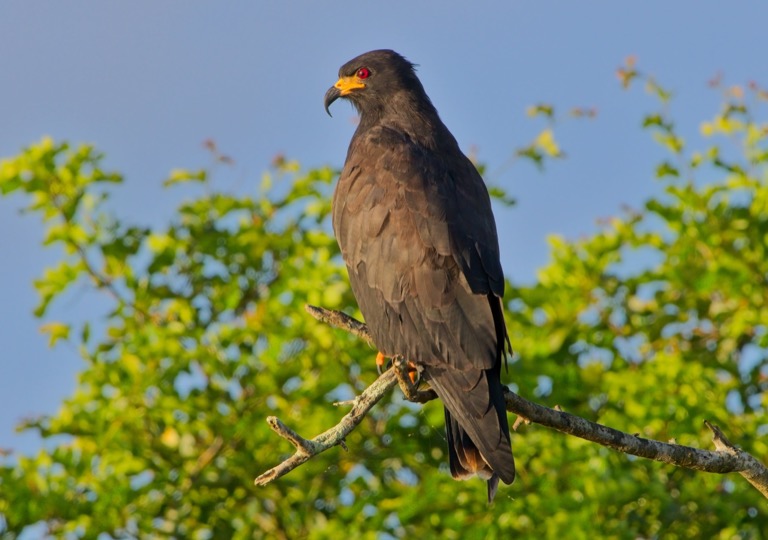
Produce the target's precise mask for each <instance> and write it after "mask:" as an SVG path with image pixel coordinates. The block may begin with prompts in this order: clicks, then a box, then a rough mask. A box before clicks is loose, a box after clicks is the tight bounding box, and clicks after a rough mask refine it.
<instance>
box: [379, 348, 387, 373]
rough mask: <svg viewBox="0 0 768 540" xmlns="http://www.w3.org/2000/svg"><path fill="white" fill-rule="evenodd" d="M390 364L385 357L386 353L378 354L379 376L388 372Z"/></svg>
mask: <svg viewBox="0 0 768 540" xmlns="http://www.w3.org/2000/svg"><path fill="white" fill-rule="evenodd" d="M388 363H389V362H388V361H387V357H386V356H384V353H382V352H381V351H379V352H377V353H376V371H378V372H379V375H381V374H382V373H384V372H385V371H387V364H388Z"/></svg>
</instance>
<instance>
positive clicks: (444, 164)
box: [324, 49, 515, 504]
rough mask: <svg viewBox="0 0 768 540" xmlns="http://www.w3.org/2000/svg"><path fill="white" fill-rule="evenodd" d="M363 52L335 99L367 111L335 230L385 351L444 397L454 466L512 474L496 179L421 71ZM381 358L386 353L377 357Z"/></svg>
mask: <svg viewBox="0 0 768 540" xmlns="http://www.w3.org/2000/svg"><path fill="white" fill-rule="evenodd" d="M415 67H416V66H415V65H414V64H412V63H411V62H409V61H408V60H407V59H406V58H405V57H403V56H402V55H400V54H398V53H396V52H395V51H392V50H384V49H382V50H375V51H370V52H367V53H364V54H361V55H359V56H357V57H355V58H353V59H352V60H350V61H348V62H347V63H345V64H344V65H343V66H341V68H340V69H339V79H338V81H337V82H336V83H335V84H334V85H333V86H331V88H329V89H328V91H327V92H326V94H325V96H324V105H325V110H326V112H327V113H328V114H329V115H330V114H331V113H330V106H331V104H332V103H333V102H334V101H336V100H337V99H338V98H342V99H346V100H348V101H349V102H351V103H352V105H354V107H355V108H356V109H357V112H358V115H359V122H358V124H357V128H356V130H355V132H354V135H353V136H352V140H351V141H350V144H349V148H348V150H347V157H346V160H345V163H344V167H343V169H342V171H341V174H340V176H339V180H338V183H337V185H336V188H335V190H334V195H333V200H332V221H333V230H334V234H335V236H336V239H337V242H338V244H339V248H340V250H341V254H342V258H343V259H344V262H345V264H346V267H347V271H348V274H349V280H350V284H351V287H352V292H353V294H354V296H355V299H356V300H357V303H358V305H359V308H360V311H361V313H362V314H363V317H364V318H365V321H366V324H367V325H368V329H369V331H370V334H371V336H372V339H373V342H374V345H375V346H376V348H377V349H378V350H379V355H380V357H381V356H383V357H387V358H393V357H396V356H399V357H401V358H403V359H406V360H407V361H408V363H409V365H411V366H413V368H414V369H415V370H417V371H418V375H419V377H420V379H422V380H424V381H426V382H427V383H428V384H429V386H430V387H431V388H432V389H433V390H434V392H435V393H436V394H437V396H438V398H439V399H440V400H441V401H442V403H443V406H444V411H445V429H446V440H447V444H448V460H449V466H450V471H451V475H452V476H453V477H454V478H456V479H461V480H464V479H467V478H471V477H473V476H479V477H480V478H482V479H484V480H486V481H487V497H488V503H489V504H490V503H491V502H492V501H493V499H494V497H495V495H496V492H497V489H498V484H499V480H501V481H503V482H504V483H505V484H511V483H512V481H513V480H514V478H515V462H514V458H513V455H512V447H511V441H510V433H509V423H508V419H507V413H506V407H505V399H504V391H505V388H504V386H503V385H502V383H501V366H502V364H503V363H505V361H506V355H507V353H509V352H511V347H510V345H509V337H508V334H507V328H506V324H505V322H504V314H503V304H502V298H503V295H504V273H503V270H502V267H501V262H500V258H499V241H498V235H497V231H496V223H495V220H494V216H493V211H492V208H491V201H490V196H489V193H488V189H487V187H486V185H485V182H484V181H483V179H482V177H481V176H480V174H479V172H478V171H477V168H476V167H475V165H474V164H473V163H472V162H471V161H470V159H469V158H467V157H466V155H464V153H463V152H462V151H461V149H460V148H459V145H458V143H457V141H456V139H455V137H454V136H453V135H452V134H451V132H450V131H449V130H448V128H447V127H446V126H445V124H444V123H443V122H442V120H441V119H440V116H439V115H438V112H437V110H436V109H435V107H434V105H433V104H432V101H431V100H430V98H429V97H428V96H427V94H426V92H425V90H424V87H423V85H422V84H421V82H420V80H419V78H418V77H417V75H416V69H415ZM377 360H378V359H377Z"/></svg>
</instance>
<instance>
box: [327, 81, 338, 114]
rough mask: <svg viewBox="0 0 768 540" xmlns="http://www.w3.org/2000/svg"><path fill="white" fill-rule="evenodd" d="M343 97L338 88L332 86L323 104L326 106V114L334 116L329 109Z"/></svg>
mask: <svg viewBox="0 0 768 540" xmlns="http://www.w3.org/2000/svg"><path fill="white" fill-rule="evenodd" d="M340 97H341V90H339V89H338V88H336V87H335V86H331V87H330V88H329V89H328V91H327V92H326V93H325V99H324V100H323V104H324V105H325V112H327V113H328V116H333V115H332V114H331V110H330V109H329V107H330V106H331V103H333V102H334V101H336V100H337V99H339V98H340Z"/></svg>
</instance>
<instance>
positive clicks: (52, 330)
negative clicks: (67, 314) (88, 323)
mask: <svg viewBox="0 0 768 540" xmlns="http://www.w3.org/2000/svg"><path fill="white" fill-rule="evenodd" d="M69 329H70V327H69V325H68V324H64V323H58V322H50V323H46V324H43V325H42V326H40V332H41V333H43V334H48V346H49V347H53V346H54V345H56V342H57V341H59V340H60V339H64V340H68V339H69Z"/></svg>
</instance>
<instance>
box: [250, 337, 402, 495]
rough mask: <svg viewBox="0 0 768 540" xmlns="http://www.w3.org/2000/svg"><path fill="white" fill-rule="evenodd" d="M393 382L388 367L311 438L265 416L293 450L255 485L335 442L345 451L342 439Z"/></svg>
mask: <svg viewBox="0 0 768 540" xmlns="http://www.w3.org/2000/svg"><path fill="white" fill-rule="evenodd" d="M360 324H362V323H360ZM396 384H397V377H396V376H395V373H394V371H393V370H391V369H390V370H387V371H386V372H385V373H383V374H382V375H381V376H380V377H379V378H378V379H376V381H374V383H373V384H372V385H371V386H369V387H368V388H366V389H365V390H364V391H363V393H362V394H360V395H359V396H357V397H356V398H355V399H354V400H352V401H353V405H352V410H351V411H349V412H348V413H347V414H346V415H344V418H342V419H341V421H340V422H339V423H338V424H336V425H335V426H334V427H332V428H331V429H329V430H328V431H325V432H323V433H321V434H320V435H318V436H317V437H315V438H314V439H311V440H307V439H304V438H303V437H301V436H300V435H299V434H298V433H296V432H295V431H293V430H292V429H290V428H289V427H288V426H286V425H285V424H283V423H282V422H281V421H280V420H278V419H277V418H276V417H274V416H270V417H269V418H267V423H268V424H269V427H271V428H272V430H273V431H274V432H275V433H277V434H278V435H280V436H281V437H282V438H284V439H286V440H288V441H289V442H290V443H291V444H292V445H293V446H294V447H296V452H295V453H294V454H293V455H292V456H291V457H289V458H288V459H286V460H285V461H283V462H282V463H280V464H279V465H278V466H276V467H274V468H272V469H270V470H268V471H267V472H265V473H264V474H262V475H260V476H259V477H258V478H256V480H254V484H256V485H257V486H265V485H267V484H269V483H270V482H271V481H273V480H275V479H277V478H280V477H281V476H283V475H284V474H287V473H289V472H291V471H292V470H293V469H295V468H296V467H298V466H299V465H301V464H302V463H304V462H305V461H307V460H309V459H310V458H311V457H313V456H316V455H317V454H319V453H321V452H325V451H326V450H328V449H329V448H333V447H334V446H336V445H339V446H341V447H342V448H344V449H345V450H346V445H345V442H344V438H345V437H346V436H347V435H349V434H350V433H351V432H352V430H353V429H355V427H357V425H358V424H359V423H360V422H361V421H362V419H363V418H365V415H366V414H367V413H368V411H369V410H371V408H372V407H373V406H374V405H376V403H378V402H379V400H380V399H381V398H382V397H384V394H386V393H387V392H389V390H391V389H392V388H393V387H394V386H395V385H396Z"/></svg>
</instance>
